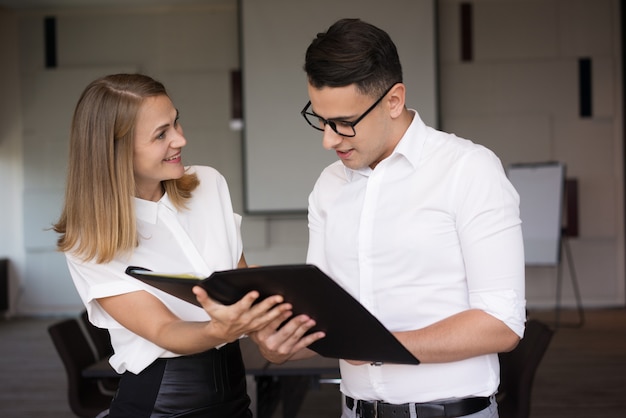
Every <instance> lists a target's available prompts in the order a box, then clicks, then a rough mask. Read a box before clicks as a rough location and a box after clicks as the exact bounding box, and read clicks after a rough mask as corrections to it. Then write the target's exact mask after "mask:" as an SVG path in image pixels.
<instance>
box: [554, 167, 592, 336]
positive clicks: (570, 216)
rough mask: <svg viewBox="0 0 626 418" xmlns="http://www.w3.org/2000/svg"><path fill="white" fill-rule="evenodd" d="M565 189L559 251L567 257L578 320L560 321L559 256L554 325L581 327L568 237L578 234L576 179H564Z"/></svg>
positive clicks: (577, 293)
mask: <svg viewBox="0 0 626 418" xmlns="http://www.w3.org/2000/svg"><path fill="white" fill-rule="evenodd" d="M564 187H565V191H564V196H563V197H564V199H563V202H564V204H565V210H564V213H565V226H564V227H563V228H562V230H561V245H560V251H561V252H564V255H565V257H566V258H567V266H568V272H569V275H570V278H571V281H572V290H573V291H574V298H575V299H576V309H577V314H578V321H577V322H573V323H568V324H562V323H561V290H562V287H563V262H562V260H563V258H562V257H561V256H559V264H558V266H557V280H556V282H557V284H556V309H555V320H554V323H555V326H556V327H557V328H558V327H559V326H561V325H564V326H565V325H567V326H572V327H576V328H578V327H581V326H582V325H583V324H584V323H585V311H584V309H583V305H582V299H581V297H580V289H579V287H578V278H577V276H576V266H575V265H574V258H573V257H572V250H571V248H570V245H569V239H570V238H575V237H577V236H578V181H577V180H576V179H566V180H565V184H564Z"/></svg>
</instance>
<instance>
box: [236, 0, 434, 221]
mask: <svg viewBox="0 0 626 418" xmlns="http://www.w3.org/2000/svg"><path fill="white" fill-rule="evenodd" d="M240 13H241V16H240V19H241V43H242V45H241V51H242V55H241V71H242V84H243V85H242V96H243V97H242V100H243V119H244V128H243V166H244V173H243V177H244V209H245V211H246V212H247V213H253V214H254V213H259V214H261V213H285V212H296V213H297V212H305V211H306V208H307V198H308V195H309V193H310V192H311V190H312V189H313V185H314V184H315V181H316V180H317V177H318V176H319V174H320V173H321V172H322V170H323V169H324V167H326V166H327V165H329V164H330V163H332V162H333V161H335V160H336V159H337V156H336V155H335V153H334V152H332V151H327V150H325V149H324V148H323V147H322V136H321V133H320V132H318V131H315V130H313V129H311V128H310V127H309V126H308V125H307V124H306V122H305V121H304V119H303V118H302V117H301V116H300V111H301V110H302V108H303V107H304V105H305V104H306V102H307V101H308V94H307V81H306V74H305V72H304V70H303V68H302V67H303V65H304V55H305V52H306V48H307V47H308V46H309V44H310V43H311V41H312V40H313V39H314V38H315V36H316V34H317V33H319V32H323V31H325V30H326V29H327V28H328V27H329V26H330V25H331V24H332V23H334V22H335V21H336V20H338V19H340V18H344V17H348V18H353V17H355V18H360V19H362V20H364V21H366V22H369V23H372V24H374V25H376V26H378V27H380V28H381V29H383V30H385V31H386V32H387V33H389V35H390V36H391V38H392V39H393V40H394V43H395V44H396V47H397V48H398V54H399V55H400V61H401V63H402V67H403V75H404V82H405V84H406V85H407V106H408V107H411V108H414V109H416V110H418V111H419V113H420V116H421V117H422V119H423V120H424V121H425V122H426V123H427V124H429V125H431V126H436V120H437V115H436V109H437V106H436V90H437V83H436V75H435V74H436V62H435V11H434V0H391V1H384V2H383V1H380V0H342V1H336V0H315V1H294V0H241V3H240Z"/></svg>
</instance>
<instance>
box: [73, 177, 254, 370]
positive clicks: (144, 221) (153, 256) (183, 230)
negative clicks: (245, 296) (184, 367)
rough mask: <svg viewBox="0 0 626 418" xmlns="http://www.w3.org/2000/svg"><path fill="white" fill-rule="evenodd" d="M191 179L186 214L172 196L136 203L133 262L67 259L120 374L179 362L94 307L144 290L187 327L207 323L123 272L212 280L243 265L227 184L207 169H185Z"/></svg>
mask: <svg viewBox="0 0 626 418" xmlns="http://www.w3.org/2000/svg"><path fill="white" fill-rule="evenodd" d="M194 172H195V173H196V174H197V175H198V179H199V180H200V184H199V186H198V187H197V188H196V190H194V191H193V196H192V198H191V199H190V200H189V201H188V203H187V206H188V209H186V210H181V211H178V210H176V208H175V207H174V205H173V204H172V203H171V202H170V200H169V198H168V196H167V194H166V195H164V196H163V197H162V198H161V200H159V201H158V202H151V201H146V200H141V199H137V198H135V211H136V215H137V232H138V236H139V245H138V247H137V248H135V250H134V251H133V252H132V254H129V255H120V256H117V257H116V258H115V259H114V260H113V261H111V262H109V263H106V264H97V263H95V262H93V261H88V262H83V261H81V260H80V259H78V258H77V257H75V256H74V255H72V254H71V253H66V258H67V264H68V267H69V271H70V274H71V276H72V279H73V281H74V285H75V286H76V289H77V290H78V293H79V295H80V297H81V299H82V301H83V303H84V304H85V306H86V308H87V312H88V313H89V318H90V320H91V322H93V324H94V325H96V326H98V327H101V328H107V329H108V330H109V333H110V334H111V343H112V345H113V349H114V351H115V354H114V355H113V356H112V357H111V359H110V363H111V365H112V366H113V368H114V369H115V370H116V371H117V372H118V373H123V372H124V371H126V370H128V371H131V372H133V373H139V372H141V371H142V370H143V369H144V368H146V367H147V366H148V365H150V364H151V363H152V362H153V361H154V360H156V359H157V358H159V357H176V356H177V354H175V353H172V352H169V351H167V350H165V349H163V348H161V347H159V346H157V345H155V344H153V343H152V342H150V341H148V340H146V339H144V338H142V337H140V336H138V335H136V334H134V333H132V332H131V331H129V330H127V329H126V328H124V327H122V326H121V325H120V324H119V323H118V322H117V321H115V320H114V319H113V318H112V317H111V316H110V315H108V314H107V313H106V312H105V311H104V310H103V309H102V307H101V306H100V305H99V304H98V302H97V300H96V299H98V298H102V297H107V296H114V295H120V294H124V293H129V292H134V291H137V290H145V291H147V292H150V293H151V294H153V295H154V296H156V297H157V298H158V299H159V300H161V302H163V304H165V306H167V307H168V309H170V310H171V311H172V313H174V314H175V315H176V316H178V317H179V318H181V319H183V320H186V321H207V320H209V319H210V318H209V315H208V314H207V313H206V311H204V309H202V308H199V307H197V306H195V305H192V304H190V303H187V302H184V301H182V300H180V299H178V298H176V297H174V296H171V295H169V294H167V293H165V292H162V291H160V290H158V289H156V288H154V287H151V286H149V285H147V284H145V283H143V282H141V281H139V280H136V279H134V278H132V277H130V276H128V275H126V274H125V270H126V267H128V266H129V265H132V266H139V267H145V268H148V269H150V270H154V271H159V272H171V273H195V274H199V275H201V276H208V275H210V274H211V273H212V272H214V271H218V270H228V269H233V268H236V267H237V263H238V262H239V259H240V258H241V255H242V240H241V231H240V226H241V217H240V216H239V215H237V214H235V213H234V212H233V209H232V205H231V200H230V195H229V191H228V186H227V184H226V180H225V179H224V177H223V176H222V175H221V174H220V173H218V172H217V171H216V170H215V169H213V168H210V167H203V166H192V167H190V168H189V169H188V173H194Z"/></svg>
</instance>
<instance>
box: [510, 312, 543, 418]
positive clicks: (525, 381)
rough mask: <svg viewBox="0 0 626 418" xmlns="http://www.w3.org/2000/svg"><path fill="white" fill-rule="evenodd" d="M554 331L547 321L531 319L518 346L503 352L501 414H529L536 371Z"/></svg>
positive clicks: (519, 416)
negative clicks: (545, 322)
mask: <svg viewBox="0 0 626 418" xmlns="http://www.w3.org/2000/svg"><path fill="white" fill-rule="evenodd" d="M553 334H554V331H552V330H551V329H550V328H549V327H548V326H547V325H546V324H544V323H542V322H540V321H538V320H534V319H531V320H529V321H527V323H526V331H525V332H524V338H522V340H521V341H520V342H519V344H518V345H517V347H515V349H514V350H512V351H510V352H508V353H500V354H499V357H500V388H499V389H498V412H499V414H500V418H528V417H529V415H530V401H531V394H532V386H533V381H534V378H535V372H536V371H537V368H538V367H539V363H540V362H541V359H542V358H543V355H544V354H545V352H546V350H547V349H548V346H549V345H550V341H551V340H552V335H553Z"/></svg>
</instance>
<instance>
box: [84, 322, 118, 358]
mask: <svg viewBox="0 0 626 418" xmlns="http://www.w3.org/2000/svg"><path fill="white" fill-rule="evenodd" d="M80 320H81V321H82V324H83V326H84V327H85V331H87V334H88V335H89V338H90V339H91V342H92V343H93V345H94V348H95V349H96V356H97V357H98V359H103V358H105V357H110V356H111V355H112V354H113V346H112V345H111V336H110V335H109V331H107V330H106V329H104V328H98V327H97V326H95V325H94V324H92V323H91V322H90V321H89V316H88V315H87V311H82V312H81V314H80Z"/></svg>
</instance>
